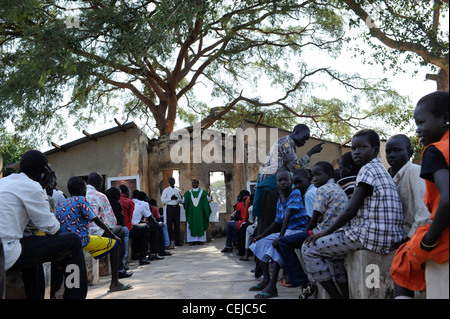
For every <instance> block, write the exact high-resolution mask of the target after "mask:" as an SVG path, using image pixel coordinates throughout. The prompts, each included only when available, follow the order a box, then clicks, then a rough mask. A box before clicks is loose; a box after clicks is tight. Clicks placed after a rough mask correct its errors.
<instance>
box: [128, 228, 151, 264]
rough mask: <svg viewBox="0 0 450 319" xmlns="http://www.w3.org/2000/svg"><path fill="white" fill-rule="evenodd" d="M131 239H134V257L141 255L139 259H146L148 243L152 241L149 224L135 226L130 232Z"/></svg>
mask: <svg viewBox="0 0 450 319" xmlns="http://www.w3.org/2000/svg"><path fill="white" fill-rule="evenodd" d="M130 238H132V239H133V248H134V249H133V255H136V254H137V253H139V254H140V256H139V258H140V259H144V258H145V257H146V256H147V251H148V242H149V240H150V228H149V227H148V225H147V223H140V224H137V225H133V227H132V228H131V230H130ZM132 257H134V256H132Z"/></svg>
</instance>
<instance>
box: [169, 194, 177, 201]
mask: <svg viewBox="0 0 450 319" xmlns="http://www.w3.org/2000/svg"><path fill="white" fill-rule="evenodd" d="M170 199H172V200H177V199H178V197H177V195H172V197H170Z"/></svg>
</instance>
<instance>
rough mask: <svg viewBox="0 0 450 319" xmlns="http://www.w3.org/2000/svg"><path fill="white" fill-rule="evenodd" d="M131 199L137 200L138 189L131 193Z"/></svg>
mask: <svg viewBox="0 0 450 319" xmlns="http://www.w3.org/2000/svg"><path fill="white" fill-rule="evenodd" d="M131 197H132V198H138V197H139V189H135V190H134V191H133V194H132V195H131Z"/></svg>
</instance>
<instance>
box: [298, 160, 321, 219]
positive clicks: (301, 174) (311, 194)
mask: <svg viewBox="0 0 450 319" xmlns="http://www.w3.org/2000/svg"><path fill="white" fill-rule="evenodd" d="M292 182H293V183H294V185H295V188H296V189H298V190H299V191H300V193H301V195H302V199H303V204H304V206H305V208H306V214H307V215H308V218H309V219H311V218H312V215H313V206H314V198H315V197H316V191H317V188H316V186H314V184H312V183H311V175H310V174H309V172H308V171H307V170H306V169H304V168H301V169H298V170H296V171H295V172H294V177H293V181H292Z"/></svg>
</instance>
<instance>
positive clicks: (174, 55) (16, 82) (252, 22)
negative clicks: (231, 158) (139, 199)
mask: <svg viewBox="0 0 450 319" xmlns="http://www.w3.org/2000/svg"><path fill="white" fill-rule="evenodd" d="M71 15H76V16H77V17H78V19H79V22H80V24H79V26H77V27H73V28H70V27H69V26H68V25H67V20H66V18H67V17H68V16H71ZM345 21H346V20H345V17H344V16H343V15H342V12H341V11H339V10H338V9H337V7H336V6H334V5H329V4H328V3H326V2H324V3H321V2H320V1H298V0H279V1H273V0H260V1H253V0H236V1H229V0H213V1H206V0H191V1H184V0H159V1H152V0H134V1H117V0H103V1H81V0H79V1H62V0H60V1H58V0H56V1H55V0H20V1H9V0H0V101H1V102H0V103H1V104H0V106H1V107H0V125H1V124H3V123H4V121H6V120H11V121H12V122H13V124H14V127H15V129H16V131H17V132H28V133H29V134H30V135H31V134H33V135H34V136H36V135H41V134H44V133H46V134H47V136H48V137H51V136H53V135H54V134H59V135H64V133H65V130H66V124H67V122H68V121H69V120H70V122H73V123H74V125H75V127H78V128H80V127H81V126H83V125H86V124H89V123H95V121H96V120H98V118H99V117H104V118H105V119H110V120H111V118H114V117H117V118H126V119H131V120H133V119H135V118H140V119H145V120H146V124H147V127H148V128H149V129H150V130H152V131H153V132H154V133H155V134H158V133H159V134H167V133H170V131H171V130H172V129H173V125H174V122H175V121H181V120H182V121H185V122H190V123H192V122H193V121H198V120H201V119H203V118H205V117H206V116H208V115H210V113H211V105H207V104H206V103H205V102H204V101H201V100H199V99H197V97H196V96H195V95H194V94H193V89H194V87H195V88H196V89H197V88H198V86H199V83H205V84H207V85H208V86H210V87H211V88H212V91H211V95H212V97H213V98H215V99H216V100H217V101H220V102H218V103H221V105H220V106H219V108H220V109H225V108H226V107H227V106H229V105H235V106H234V108H231V110H230V111H229V112H228V113H227V114H225V115H223V116H220V117H219V118H216V119H214V120H216V121H218V122H217V123H216V128H224V127H235V126H236V125H237V123H240V120H241V119H242V118H244V117H245V118H250V119H257V118H259V114H264V120H263V122H264V123H266V124H270V125H274V126H281V127H288V126H289V127H291V126H292V124H294V123H297V122H299V121H311V123H312V124H313V126H317V130H316V132H317V134H326V135H331V136H333V138H336V139H338V138H342V136H347V135H348V134H350V131H351V130H352V129H355V128H356V127H360V126H361V123H360V121H361V119H362V118H364V117H366V118H367V117H369V116H370V117H371V116H378V117H379V118H381V119H384V120H386V121H392V122H388V123H397V124H398V123H402V120H401V118H399V114H400V113H401V114H404V112H403V108H404V107H406V105H405V103H404V102H405V101H402V99H401V98H400V97H398V95H397V94H393V95H392V96H390V94H388V93H387V92H386V90H387V89H386V83H372V82H369V81H365V80H363V79H361V78H360V77H359V76H358V75H351V76H348V75H346V74H340V73H338V72H335V71H333V70H331V69H329V68H323V69H320V68H311V67H308V64H307V63H306V61H304V54H305V53H307V52H309V51H310V50H317V51H318V52H324V53H325V54H326V55H327V56H332V57H337V56H339V54H340V53H341V49H342V44H343V42H342V40H343V36H344V33H345ZM430 45H431V44H430ZM319 73H320V74H322V75H323V76H325V77H327V80H331V81H337V82H339V83H341V84H342V85H343V87H345V89H348V90H349V91H352V94H354V95H355V96H358V95H359V93H358V92H359V91H363V92H364V95H365V96H366V98H367V100H368V101H370V102H369V104H370V105H369V107H368V108H367V111H365V110H363V109H364V108H362V110H359V109H360V108H361V107H360V105H358V103H357V102H358V101H357V100H356V98H354V99H353V101H351V102H348V101H339V100H337V99H335V98H330V99H327V98H323V97H320V98H318V97H313V96H311V94H310V90H311V89H312V88H314V87H315V82H314V81H315V80H314V76H315V75H317V74H319ZM327 80H325V82H326V81H327ZM262 84H264V85H269V86H271V87H272V88H275V89H278V90H280V91H281V92H282V93H281V95H280V96H279V97H269V98H267V97H261V96H259V95H258V93H255V92H253V91H252V92H250V91H249V92H247V91H246V90H244V89H243V88H244V87H245V88H248V87H250V88H254V89H255V90H256V89H257V88H259V87H260V86H262ZM120 113H121V114H120ZM393 113H395V114H394V115H393ZM383 116H384V118H383ZM318 124H320V125H318Z"/></svg>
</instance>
